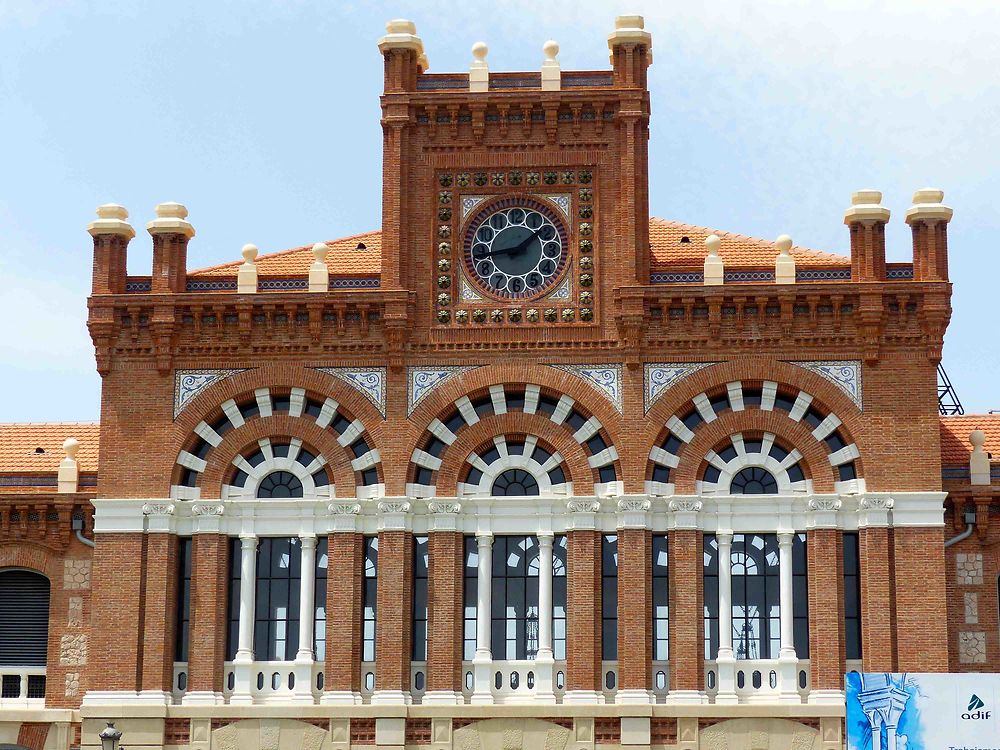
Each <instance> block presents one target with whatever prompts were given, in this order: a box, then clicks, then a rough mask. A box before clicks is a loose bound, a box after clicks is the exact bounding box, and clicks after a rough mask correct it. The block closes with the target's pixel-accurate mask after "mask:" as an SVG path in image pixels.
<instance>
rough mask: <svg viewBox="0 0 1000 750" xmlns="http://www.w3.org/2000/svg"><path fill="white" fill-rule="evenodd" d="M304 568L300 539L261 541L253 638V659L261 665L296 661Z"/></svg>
mask: <svg viewBox="0 0 1000 750" xmlns="http://www.w3.org/2000/svg"><path fill="white" fill-rule="evenodd" d="M237 541H238V540H237ZM301 566H302V544H301V543H300V541H299V538H298V537H289V538H270V537H267V538H263V539H260V540H258V542H257V591H256V598H255V602H254V604H255V609H256V613H255V615H254V634H253V636H254V658H256V659H257V660H258V661H292V660H293V659H295V654H296V652H297V651H298V649H299V594H300V592H301V580H302V567H301ZM237 612H238V604H237ZM237 619H239V617H238V614H237Z"/></svg>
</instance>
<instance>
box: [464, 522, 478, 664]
mask: <svg viewBox="0 0 1000 750" xmlns="http://www.w3.org/2000/svg"><path fill="white" fill-rule="evenodd" d="M478 601H479V545H478V543H477V542H476V537H474V536H467V537H465V591H464V592H463V594H462V602H463V606H462V658H463V659H464V660H465V661H471V660H472V657H474V656H475V655H476V612H477V604H478Z"/></svg>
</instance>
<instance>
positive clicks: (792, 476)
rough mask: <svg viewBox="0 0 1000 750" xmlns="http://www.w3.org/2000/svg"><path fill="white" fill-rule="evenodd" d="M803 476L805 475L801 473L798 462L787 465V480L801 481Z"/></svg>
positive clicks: (803, 478) (803, 479)
mask: <svg viewBox="0 0 1000 750" xmlns="http://www.w3.org/2000/svg"><path fill="white" fill-rule="evenodd" d="M805 478H806V475H805V474H803V473H802V467H801V466H800V465H799V464H792V465H791V466H789V467H788V481H790V482H803V481H805Z"/></svg>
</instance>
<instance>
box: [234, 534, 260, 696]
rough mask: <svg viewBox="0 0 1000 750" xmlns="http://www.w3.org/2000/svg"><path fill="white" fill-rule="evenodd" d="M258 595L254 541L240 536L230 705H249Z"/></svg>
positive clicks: (249, 535) (249, 536)
mask: <svg viewBox="0 0 1000 750" xmlns="http://www.w3.org/2000/svg"><path fill="white" fill-rule="evenodd" d="M256 593H257V537H256V536H255V535H253V534H240V622H239V636H238V640H237V647H236V657H235V659H233V673H234V677H235V683H234V685H233V694H232V696H231V697H230V699H229V702H230V703H231V704H235V705H250V704H251V703H253V696H252V694H251V691H252V690H253V685H254V683H255V680H254V679H253V676H254V675H253V673H254V668H253V661H254V654H253V624H254V622H253V621H254V602H255V597H256Z"/></svg>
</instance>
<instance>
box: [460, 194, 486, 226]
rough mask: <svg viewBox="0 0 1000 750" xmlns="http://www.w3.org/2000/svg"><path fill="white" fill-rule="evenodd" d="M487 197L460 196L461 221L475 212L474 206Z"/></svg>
mask: <svg viewBox="0 0 1000 750" xmlns="http://www.w3.org/2000/svg"><path fill="white" fill-rule="evenodd" d="M489 197H490V196H488V195H463V196H462V221H465V218H466V217H467V216H468V215H469V214H470V213H472V212H473V211H475V210H476V206H478V205H479V204H480V203H482V202H483V201H484V200H486V199H487V198H489Z"/></svg>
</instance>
